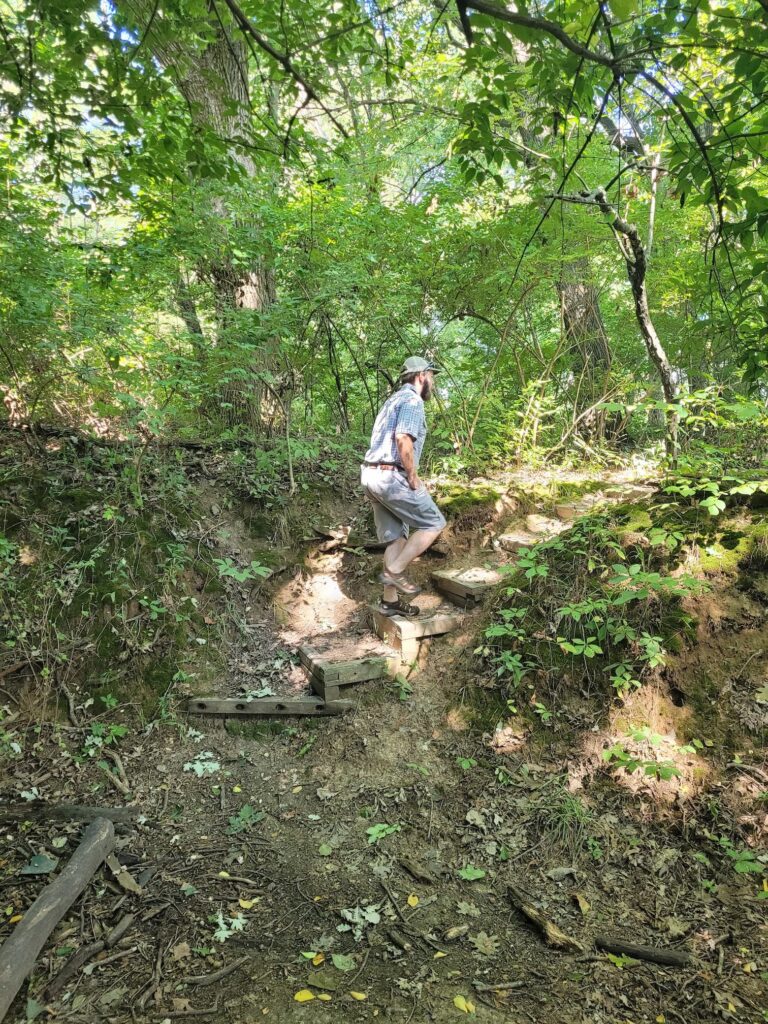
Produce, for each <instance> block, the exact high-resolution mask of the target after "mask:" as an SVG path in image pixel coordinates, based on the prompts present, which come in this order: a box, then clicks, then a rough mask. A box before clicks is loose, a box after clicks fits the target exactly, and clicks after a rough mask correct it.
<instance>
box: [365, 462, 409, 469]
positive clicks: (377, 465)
mask: <svg viewBox="0 0 768 1024" xmlns="http://www.w3.org/2000/svg"><path fill="white" fill-rule="evenodd" d="M363 465H364V466H365V467H366V468H368V469H402V468H403V467H402V466H396V465H395V463H394V462H364V463H363Z"/></svg>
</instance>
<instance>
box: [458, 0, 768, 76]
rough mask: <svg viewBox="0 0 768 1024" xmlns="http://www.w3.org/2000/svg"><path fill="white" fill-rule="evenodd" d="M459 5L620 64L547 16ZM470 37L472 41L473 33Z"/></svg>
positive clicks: (473, 0) (481, 1)
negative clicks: (549, 19)
mask: <svg viewBox="0 0 768 1024" xmlns="http://www.w3.org/2000/svg"><path fill="white" fill-rule="evenodd" d="M766 2H768V0H766ZM457 6H458V8H459V14H463V13H464V12H466V9H467V8H470V7H471V8H472V9H473V10H475V11H477V12H478V13H479V14H487V15H488V16H489V17H490V18H496V19H497V20H498V21H506V22H507V23H508V24H510V25H519V26H520V28H530V29H535V30H536V31H538V32H546V33H547V35H550V36H552V37H553V38H555V39H557V41H558V42H559V43H562V45H563V46H564V47H565V48H566V50H570V51H571V53H575V54H576V55H577V56H578V57H583V58H584V59H585V60H589V61H592V63H594V64H602V65H603V66H604V67H606V68H611V69H614V68H616V67H617V65H618V62H617V61H616V60H614V58H613V57H609V56H608V55H607V54H604V53H597V51H596V50H590V49H589V48H588V47H587V46H583V45H582V44H581V43H580V42H578V41H577V40H576V39H573V38H572V37H571V36H569V35H568V33H567V32H566V31H565V30H564V29H563V28H561V26H560V25H558V24H557V23H556V22H554V21H548V20H547V19H546V18H532V17H530V16H529V15H527V14H518V12H517V11H510V10H509V9H508V8H506V7H499V6H498V5H497V4H495V3H488V2H487V0H466V2H464V0H457ZM470 32H471V30H470ZM468 38H469V41H470V42H471V41H472V40H471V35H470V36H469V37H468Z"/></svg>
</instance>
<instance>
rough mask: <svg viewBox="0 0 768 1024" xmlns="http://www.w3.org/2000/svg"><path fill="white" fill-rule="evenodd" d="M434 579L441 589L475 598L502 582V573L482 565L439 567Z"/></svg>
mask: <svg viewBox="0 0 768 1024" xmlns="http://www.w3.org/2000/svg"><path fill="white" fill-rule="evenodd" d="M432 579H433V581H434V583H435V584H436V586H438V587H439V588H440V589H445V590H448V591H451V592H452V593H456V594H462V595H463V596H464V597H474V598H480V597H482V596H483V595H484V594H486V593H487V592H488V591H489V590H491V589H492V588H493V587H497V586H498V585H499V584H500V583H501V582H502V576H501V573H498V572H496V570H495V569H485V568H483V567H481V566H472V567H471V568H469V569H438V570H436V571H435V572H433V573H432Z"/></svg>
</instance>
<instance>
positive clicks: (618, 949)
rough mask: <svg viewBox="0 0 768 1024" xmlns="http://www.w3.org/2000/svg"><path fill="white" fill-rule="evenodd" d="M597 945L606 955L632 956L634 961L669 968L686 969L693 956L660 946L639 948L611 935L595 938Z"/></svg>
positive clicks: (684, 951)
mask: <svg viewBox="0 0 768 1024" xmlns="http://www.w3.org/2000/svg"><path fill="white" fill-rule="evenodd" d="M595 945H596V946H597V948H598V949H603V950H605V952H606V953H614V954H615V955H616V956H631V957H632V958H633V959H634V960H648V961H650V963H652V964H664V965H665V966H667V967H685V965H686V964H687V963H688V962H689V961H690V959H691V954H690V953H689V952H687V950H684V949H660V948H659V947H658V946H637V945H635V944H634V943H632V942H624V940H623V939H615V938H613V937H611V936H610V935H597V936H595Z"/></svg>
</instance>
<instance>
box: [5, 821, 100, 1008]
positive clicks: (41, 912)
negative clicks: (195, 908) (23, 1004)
mask: <svg viewBox="0 0 768 1024" xmlns="http://www.w3.org/2000/svg"><path fill="white" fill-rule="evenodd" d="M114 845H115V829H114V826H113V824H112V822H111V821H108V820H107V819H106V818H97V819H96V821H93V822H91V824H90V825H89V826H88V828H87V829H86V830H85V833H84V835H83V838H82V841H81V842H80V845H79V846H78V847H77V849H76V850H75V852H74V853H73V854H72V857H71V859H70V861H69V863H68V864H67V866H66V867H65V868H64V870H63V871H62V872H61V874H60V875H59V876H58V877H57V878H55V879H54V880H53V881H52V882H51V883H49V884H48V885H46V887H45V888H44V889H43V891H42V892H41V893H40V895H39V896H38V897H37V899H36V900H35V902H34V903H33V904H32V906H31V907H30V908H29V910H28V911H27V912H26V913H25V914H24V917H23V918H22V919H21V921H19V923H18V924H17V925H16V927H15V928H14V930H13V932H12V934H11V936H10V938H8V939H6V941H5V943H4V944H3V946H2V947H1V948H0V1021H2V1020H3V1018H4V1017H5V1015H6V1013H7V1012H8V1010H9V1009H10V1006H11V1003H12V1002H13V1000H14V999H15V998H16V993H17V992H18V991H19V989H20V988H21V985H22V983H23V981H24V979H25V978H26V976H27V975H28V974H29V972H30V971H31V970H32V968H33V967H34V965H35V961H36V960H37V957H38V955H39V954H40V950H41V949H42V948H43V946H44V945H45V943H46V942H47V941H48V937H49V936H50V934H51V932H52V931H53V929H54V928H55V927H56V925H57V924H58V923H59V921H61V919H62V918H63V917H64V915H65V914H66V912H67V911H68V910H69V908H70V907H71V906H72V904H73V903H74V902H75V900H76V899H77V898H78V896H80V894H81V893H82V892H83V890H84V889H85V887H86V886H87V885H88V883H89V882H90V880H91V878H92V877H93V875H94V873H95V872H96V871H97V870H98V868H99V867H100V866H101V864H102V863H103V861H104V858H105V857H106V856H107V854H109V853H110V851H111V850H112V849H113V847H114Z"/></svg>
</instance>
